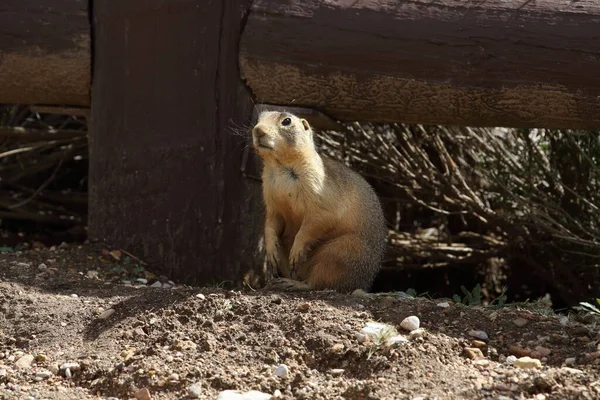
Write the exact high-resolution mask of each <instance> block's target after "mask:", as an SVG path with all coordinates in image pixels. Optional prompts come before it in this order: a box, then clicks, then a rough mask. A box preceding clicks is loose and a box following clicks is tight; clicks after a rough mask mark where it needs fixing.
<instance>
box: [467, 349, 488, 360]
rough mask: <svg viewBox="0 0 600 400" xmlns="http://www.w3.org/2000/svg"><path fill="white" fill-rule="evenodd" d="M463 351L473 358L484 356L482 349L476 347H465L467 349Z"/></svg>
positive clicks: (477, 358)
mask: <svg viewBox="0 0 600 400" xmlns="http://www.w3.org/2000/svg"><path fill="white" fill-rule="evenodd" d="M463 353H464V354H465V356H467V357H468V358H470V359H471V360H479V359H481V358H484V356H483V353H482V352H481V350H479V349H477V348H475V347H465V349H464V350H463Z"/></svg>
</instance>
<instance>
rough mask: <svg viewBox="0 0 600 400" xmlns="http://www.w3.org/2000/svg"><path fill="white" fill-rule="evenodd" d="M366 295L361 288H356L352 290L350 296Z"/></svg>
mask: <svg viewBox="0 0 600 400" xmlns="http://www.w3.org/2000/svg"><path fill="white" fill-rule="evenodd" d="M368 295H369V294H368V293H367V292H365V291H364V290H362V289H356V290H355V291H354V292H352V296H355V297H367V296H368Z"/></svg>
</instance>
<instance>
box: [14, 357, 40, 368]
mask: <svg viewBox="0 0 600 400" xmlns="http://www.w3.org/2000/svg"><path fill="white" fill-rule="evenodd" d="M34 359H35V357H33V355H31V354H25V355H24V356H22V357H21V358H19V359H18V360H17V361H16V362H15V366H16V367H17V368H29V367H31V364H33V360H34Z"/></svg>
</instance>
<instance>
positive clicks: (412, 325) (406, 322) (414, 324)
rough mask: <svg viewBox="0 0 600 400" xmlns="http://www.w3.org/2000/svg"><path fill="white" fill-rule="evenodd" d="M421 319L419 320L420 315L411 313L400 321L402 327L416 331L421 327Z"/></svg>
mask: <svg viewBox="0 0 600 400" xmlns="http://www.w3.org/2000/svg"><path fill="white" fill-rule="evenodd" d="M420 324H421V321H419V317H417V316H415V315H411V316H410V317H406V318H404V319H403V320H402V322H400V326H401V327H402V329H406V330H407V331H409V332H412V331H414V330H415V329H419V325H420Z"/></svg>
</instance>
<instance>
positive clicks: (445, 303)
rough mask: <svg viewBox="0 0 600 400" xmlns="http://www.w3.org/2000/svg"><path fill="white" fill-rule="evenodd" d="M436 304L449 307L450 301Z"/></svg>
mask: <svg viewBox="0 0 600 400" xmlns="http://www.w3.org/2000/svg"><path fill="white" fill-rule="evenodd" d="M437 306H438V307H442V308H448V307H450V303H448V302H447V301H443V302H441V303H437Z"/></svg>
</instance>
